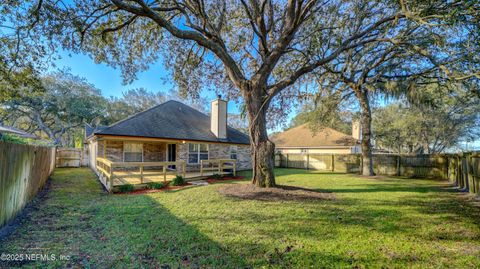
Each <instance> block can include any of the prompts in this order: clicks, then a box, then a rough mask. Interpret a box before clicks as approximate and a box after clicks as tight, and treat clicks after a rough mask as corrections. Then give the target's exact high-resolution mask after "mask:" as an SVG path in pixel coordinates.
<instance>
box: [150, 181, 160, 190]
mask: <svg viewBox="0 0 480 269" xmlns="http://www.w3.org/2000/svg"><path fill="white" fill-rule="evenodd" d="M161 188H163V184H162V183H160V182H149V183H147V189H150V190H158V189H161Z"/></svg>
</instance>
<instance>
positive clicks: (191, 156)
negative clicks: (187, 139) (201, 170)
mask: <svg viewBox="0 0 480 269" xmlns="http://www.w3.org/2000/svg"><path fill="white" fill-rule="evenodd" d="M200 160H208V145H207V144H192V143H190V144H188V163H191V164H194V163H200Z"/></svg>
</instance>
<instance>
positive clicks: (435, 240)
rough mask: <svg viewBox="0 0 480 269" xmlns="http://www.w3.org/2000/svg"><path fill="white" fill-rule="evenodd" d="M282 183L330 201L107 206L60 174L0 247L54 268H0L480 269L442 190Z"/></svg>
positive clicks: (281, 175) (458, 209)
mask: <svg viewBox="0 0 480 269" xmlns="http://www.w3.org/2000/svg"><path fill="white" fill-rule="evenodd" d="M246 176H248V175H246ZM277 176H278V177H277V181H278V183H280V184H284V185H293V186H299V187H305V188H311V189H315V190H319V191H325V192H331V193H332V195H333V196H334V197H335V198H334V199H329V200H316V201H295V200H290V201H286V200H276V201H259V200H241V199H238V198H227V197H224V196H222V195H221V194H219V192H218V189H219V188H221V187H222V186H224V184H223V183H222V184H220V183H219V184H213V185H210V186H202V187H190V188H186V189H181V190H177V191H171V192H160V193H150V194H143V195H107V194H105V193H104V192H103V191H102V190H101V188H100V184H99V183H98V182H97V181H96V177H95V175H94V174H93V173H92V172H91V171H90V170H88V169H83V168H82V169H57V170H55V172H54V174H53V176H52V182H51V187H50V191H49V192H48V194H47V196H46V197H45V198H43V199H42V200H41V201H36V203H35V204H34V205H35V206H34V207H35V210H32V211H31V212H30V213H28V214H27V216H26V218H25V221H24V222H23V223H22V225H21V226H20V227H19V228H18V229H17V230H16V231H15V232H14V234H12V235H11V236H10V237H8V238H6V239H5V240H4V241H1V242H0V253H45V254H55V255H56V257H57V260H55V261H50V262H42V261H36V262H17V263H5V262H2V261H0V267H1V266H4V267H14V266H25V267H39V266H41V267H65V266H68V267H74V268H75V267H87V268H88V267H91V268H155V267H158V268H177V267H193V268H198V267H200V268H245V267H247V268H258V267H267V268H268V267H274V268H308V267H310V268H322V267H323V268H325V267H326V268H331V267H341V268H352V267H354V268H379V267H383V268H385V267H387V268H405V267H410V268H438V267H450V268H479V267H480V208H479V207H478V206H476V205H475V201H476V200H475V199H474V198H473V197H472V196H470V195H467V194H461V193H457V192H454V191H453V190H451V188H449V185H448V183H446V182H439V181H431V180H416V179H400V178H378V179H370V178H362V177H357V176H353V175H341V174H329V173H315V172H309V171H303V170H293V169H278V170H277ZM242 183H246V182H245V181H244V182H242ZM242 183H240V182H236V183H233V182H230V183H228V184H242ZM59 255H70V257H71V258H70V260H69V261H59V260H58V257H59Z"/></svg>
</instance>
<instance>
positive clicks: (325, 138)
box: [271, 122, 361, 154]
mask: <svg viewBox="0 0 480 269" xmlns="http://www.w3.org/2000/svg"><path fill="white" fill-rule="evenodd" d="M360 139H361V128H360V124H359V123H358V122H354V123H353V124H352V134H351V135H347V134H344V133H342V132H339V131H336V130H334V129H332V128H322V129H320V130H318V131H317V132H312V130H311V129H310V128H309V126H308V124H303V125H300V126H297V127H295V128H292V129H289V130H286V131H284V132H282V133H278V134H276V135H274V136H272V137H271V140H272V141H273V142H274V143H275V151H276V152H278V153H284V154H287V153H291V154H295V153H317V154H318V153H320V154H321V153H325V154H346V153H360V152H361V147H360Z"/></svg>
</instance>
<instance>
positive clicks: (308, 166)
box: [307, 153, 310, 170]
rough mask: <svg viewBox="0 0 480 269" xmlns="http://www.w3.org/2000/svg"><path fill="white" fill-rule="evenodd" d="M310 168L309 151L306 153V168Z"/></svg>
mask: <svg viewBox="0 0 480 269" xmlns="http://www.w3.org/2000/svg"><path fill="white" fill-rule="evenodd" d="M309 169H310V153H307V170H309Z"/></svg>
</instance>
